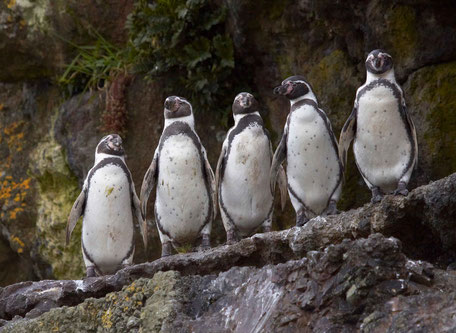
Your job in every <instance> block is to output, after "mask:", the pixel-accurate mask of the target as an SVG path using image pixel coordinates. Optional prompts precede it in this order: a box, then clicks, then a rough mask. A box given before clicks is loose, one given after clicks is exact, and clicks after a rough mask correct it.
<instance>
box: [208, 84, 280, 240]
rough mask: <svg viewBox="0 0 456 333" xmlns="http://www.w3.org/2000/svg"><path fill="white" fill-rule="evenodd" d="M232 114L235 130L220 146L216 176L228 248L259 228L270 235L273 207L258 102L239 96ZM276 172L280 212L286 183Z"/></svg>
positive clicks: (246, 95) (265, 134)
mask: <svg viewBox="0 0 456 333" xmlns="http://www.w3.org/2000/svg"><path fill="white" fill-rule="evenodd" d="M232 111H233V118H234V126H233V127H232V128H231V129H230V130H229V131H228V133H227V136H226V138H225V140H224V142H223V145H222V151H221V153H220V157H219V159H218V162H217V168H216V172H215V179H216V190H217V194H218V202H219V208H220V214H221V216H222V221H223V225H224V227H225V230H226V234H227V237H226V238H227V244H233V243H235V242H236V241H237V240H238V237H239V236H241V237H246V236H250V235H251V234H252V233H253V232H254V231H255V230H256V229H257V228H258V227H259V226H263V230H264V231H265V232H268V231H271V224H272V212H273V207H274V206H273V203H274V193H273V192H271V191H270V187H269V186H270V182H269V171H270V168H271V161H272V155H273V151H272V145H271V141H270V137H269V133H268V131H267V130H266V129H265V128H264V125H263V119H262V118H261V116H260V113H259V105H258V102H257V100H256V99H255V97H253V95H251V94H249V93H247V92H242V93H240V94H238V95H237V96H236V97H235V99H234V102H233V105H232ZM279 172H280V175H281V177H279V184H281V190H282V191H281V194H282V209H283V207H284V205H285V200H286V180H285V175H284V170H283V169H282V168H280V171H279ZM281 180H282V182H280V181H281Z"/></svg>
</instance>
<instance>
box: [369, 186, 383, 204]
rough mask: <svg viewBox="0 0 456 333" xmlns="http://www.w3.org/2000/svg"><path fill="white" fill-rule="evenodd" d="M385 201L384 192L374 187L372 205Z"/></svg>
mask: <svg viewBox="0 0 456 333" xmlns="http://www.w3.org/2000/svg"><path fill="white" fill-rule="evenodd" d="M382 199H383V194H382V192H380V189H379V188H378V186H374V187H373V188H372V199H371V203H377V202H380V201H382Z"/></svg>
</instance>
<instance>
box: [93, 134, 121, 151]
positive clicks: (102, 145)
mask: <svg viewBox="0 0 456 333" xmlns="http://www.w3.org/2000/svg"><path fill="white" fill-rule="evenodd" d="M97 154H108V155H115V156H124V155H125V151H124V149H123V146H122V138H121V137H120V135H118V134H109V135H106V136H105V137H103V138H102V139H101V140H100V142H99V143H98V145H97Z"/></svg>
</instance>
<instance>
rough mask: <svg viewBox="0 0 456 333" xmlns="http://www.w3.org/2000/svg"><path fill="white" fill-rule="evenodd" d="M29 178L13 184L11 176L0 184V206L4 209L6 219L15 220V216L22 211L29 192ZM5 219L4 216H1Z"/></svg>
mask: <svg viewBox="0 0 456 333" xmlns="http://www.w3.org/2000/svg"><path fill="white" fill-rule="evenodd" d="M30 181H31V178H27V179H24V180H21V181H19V182H15V181H14V180H13V178H12V177H11V176H6V177H4V179H3V181H1V182H0V206H1V207H3V208H4V209H5V208H6V212H7V216H8V219H10V220H15V219H16V218H17V214H18V213H20V212H22V211H24V208H23V207H25V206H26V203H25V198H26V196H27V193H28V191H29V190H30ZM1 217H2V218H3V217H5V214H3V213H2V214H1Z"/></svg>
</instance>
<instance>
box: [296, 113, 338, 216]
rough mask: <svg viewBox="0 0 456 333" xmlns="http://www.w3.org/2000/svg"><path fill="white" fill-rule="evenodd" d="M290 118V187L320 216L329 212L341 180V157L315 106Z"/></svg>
mask: <svg viewBox="0 0 456 333" xmlns="http://www.w3.org/2000/svg"><path fill="white" fill-rule="evenodd" d="M290 117H291V118H290V122H289V125H288V140H287V179H288V184H289V186H291V188H292V189H293V191H294V192H295V193H296V195H297V197H298V198H299V199H300V200H301V201H303V202H304V204H305V205H306V206H307V207H308V208H309V209H311V210H312V211H313V212H314V213H315V214H317V215H318V214H321V213H322V212H323V211H324V210H325V209H326V207H327V205H328V201H329V199H330V197H331V194H332V193H333V191H334V189H335V188H336V186H337V184H338V182H339V180H340V177H341V175H340V168H339V160H338V156H337V153H336V151H335V149H334V146H333V144H332V141H331V137H330V133H328V130H327V128H326V125H325V121H324V120H323V118H322V117H321V116H320V115H319V114H318V112H317V110H316V109H315V108H314V107H313V106H311V105H304V106H302V107H301V108H299V109H298V110H295V111H293V112H292V113H291V114H290ZM290 195H291V194H290ZM296 208H297V207H295V209H296Z"/></svg>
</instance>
